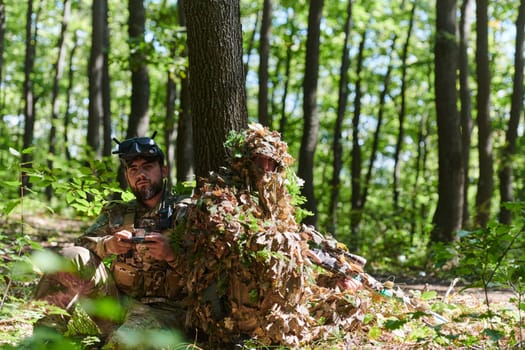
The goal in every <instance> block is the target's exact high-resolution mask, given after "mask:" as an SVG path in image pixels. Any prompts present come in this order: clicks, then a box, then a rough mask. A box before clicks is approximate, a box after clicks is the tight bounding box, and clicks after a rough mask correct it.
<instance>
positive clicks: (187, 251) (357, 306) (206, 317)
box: [176, 124, 366, 346]
mask: <svg viewBox="0 0 525 350" xmlns="http://www.w3.org/2000/svg"><path fill="white" fill-rule="evenodd" d="M225 146H226V148H227V150H228V152H229V166H230V168H229V169H228V170H226V169H221V171H220V172H219V173H212V174H211V175H210V176H209V177H208V178H206V179H204V181H202V185H201V186H200V187H199V188H198V189H197V190H196V192H195V194H194V196H193V201H192V204H191V205H190V206H189V207H188V208H187V213H186V215H185V221H184V222H183V223H182V224H180V225H179V227H178V232H179V234H180V236H179V237H178V242H177V243H176V245H177V247H178V248H179V252H180V254H181V260H183V261H184V264H185V273H187V275H186V289H187V291H188V300H187V303H188V306H189V313H188V319H187V323H188V326H189V327H192V328H197V329H201V330H202V331H203V332H204V333H205V334H207V335H209V337H210V346H211V345H212V344H217V343H221V342H222V343H230V342H236V341H238V340H240V339H244V338H254V339H257V340H258V341H260V342H261V343H263V344H266V345H270V344H280V345H286V346H297V345H300V344H305V343H311V342H313V341H315V340H318V339H323V338H326V337H329V336H330V335H334V334H335V333H337V332H339V331H349V330H352V329H354V328H355V327H356V326H357V325H359V324H360V323H361V321H362V318H363V315H364V313H363V311H364V308H365V305H364V304H366V302H365V303H362V299H361V298H360V297H359V296H358V295H357V294H356V293H354V292H352V293H348V292H344V291H341V290H340V289H339V288H337V287H336V283H335V282H334V279H337V277H335V275H332V274H331V273H330V272H327V271H325V270H322V269H320V268H319V267H318V266H317V265H315V264H313V263H312V260H311V258H312V250H311V249H310V248H311V247H310V244H311V243H312V241H315V240H316V239H320V240H325V238H324V237H318V235H319V234H318V233H317V232H316V231H315V230H313V229H312V228H309V227H301V225H299V224H298V223H297V220H296V218H295V215H296V207H295V205H296V203H295V202H294V199H295V197H294V196H293V195H292V194H291V192H290V190H289V188H295V189H298V186H297V180H298V179H297V178H295V177H294V176H295V175H294V174H293V172H291V171H288V167H289V166H290V165H291V164H292V163H293V158H292V157H291V156H290V155H289V154H288V153H287V145H286V143H284V142H282V141H281V140H280V135H279V133H277V132H275V131H274V132H271V131H269V130H268V129H267V128H263V127H262V126H260V125H258V124H252V125H250V127H249V129H247V130H246V131H244V132H242V133H237V134H232V135H230V137H229V139H228V141H227V143H226V144H225ZM257 156H263V157H267V158H270V159H272V160H273V161H274V162H275V163H276V164H275V165H276V168H275V170H274V171H273V172H264V171H261V169H260V168H258V167H257V164H256V162H255V157H257ZM293 186H295V187H293ZM358 270H359V268H356V271H358Z"/></svg>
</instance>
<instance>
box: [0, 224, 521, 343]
mask: <svg viewBox="0 0 525 350" xmlns="http://www.w3.org/2000/svg"><path fill="white" fill-rule="evenodd" d="M19 222H20V221H14V220H13V221H12V223H9V222H0V228H2V229H3V231H4V232H9V231H10V230H9V229H8V230H6V227H7V228H9V227H11V228H13V226H16V225H18V228H17V229H14V231H17V232H19V231H20V230H24V234H25V235H28V236H29V237H31V240H33V241H35V242H38V243H39V244H40V245H41V246H42V247H44V248H50V249H52V250H56V251H58V250H59V249H60V248H61V247H64V246H68V245H72V242H73V241H74V239H75V238H76V237H78V235H79V234H80V233H81V232H82V231H83V230H84V229H85V228H86V227H87V224H86V223H85V222H82V221H80V220H71V219H64V218H54V217H52V216H49V217H47V216H44V215H42V216H33V217H25V218H24V220H23V222H24V225H20V224H19ZM0 232H1V231H0ZM4 238H5V237H4ZM0 248H1V246H0ZM27 249H31V248H27ZM0 256H1V257H2V260H3V264H4V265H5V264H6V263H7V262H9V260H10V259H11V257H10V256H8V255H7V254H6V251H5V250H2V249H0ZM2 270H3V269H2ZM366 272H369V271H366ZM369 273H370V272H369ZM372 275H373V273H372ZM375 277H376V278H377V279H378V280H387V279H389V280H392V276H387V275H383V276H381V275H377V276H375ZM3 278H4V280H7V277H6V276H3ZM458 281H459V279H458ZM4 282H5V281H4ZM35 284H36V280H35V281H29V282H25V286H26V289H28V290H27V291H26V293H22V294H25V296H22V297H21V299H24V298H27V299H30V298H28V296H30V295H31V294H30V291H29V289H31V288H34V286H35ZM5 285H8V283H7V282H5ZM395 285H396V287H399V288H400V289H402V290H403V292H405V293H406V294H411V293H412V294H413V293H414V292H416V293H418V292H420V293H423V292H427V291H435V292H436V293H437V294H436V295H437V298H443V300H444V299H445V298H448V300H453V303H454V304H462V305H465V306H468V307H470V308H472V309H477V308H480V307H484V306H485V305H486V304H487V299H488V302H489V303H490V305H491V308H493V309H496V310H498V309H514V310H516V307H517V306H516V305H517V304H516V301H515V300H514V299H513V298H515V295H514V294H513V293H512V291H511V290H510V289H509V290H506V289H491V290H488V291H487V293H485V291H484V290H483V289H479V288H468V289H467V288H464V286H463V285H462V284H461V282H458V283H455V284H454V283H452V281H451V280H448V281H447V280H440V279H436V278H432V277H421V276H416V277H403V276H396V278H395ZM0 286H4V284H0ZM5 289H6V290H5V291H1V293H2V296H1V298H2V301H1V304H0V316H2V317H0V348H3V347H2V344H5V343H11V344H13V336H7V335H9V334H11V335H12V334H13V333H16V335H15V337H16V338H18V339H23V338H25V337H29V336H31V334H32V323H33V322H34V319H33V320H28V318H24V317H16V316H15V317H9V313H7V315H8V317H5V314H6V312H5V310H2V308H3V307H5V305H4V302H5V300H6V297H7V296H8V294H9V293H10V291H8V287H6V288H5ZM17 297H19V296H17ZM27 303H30V300H27ZM11 316H12V315H11ZM522 331H523V330H522Z"/></svg>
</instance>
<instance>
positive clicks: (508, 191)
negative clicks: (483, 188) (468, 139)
mask: <svg viewBox="0 0 525 350" xmlns="http://www.w3.org/2000/svg"><path fill="white" fill-rule="evenodd" d="M524 30H525V0H521V1H520V6H519V8H518V17H517V19H516V48H515V50H514V78H513V84H512V97H511V107H510V118H509V125H508V127H507V132H506V143H505V147H504V148H503V150H502V155H501V158H502V162H501V169H500V172H499V179H500V197H501V199H500V201H501V206H500V213H499V220H500V222H502V223H505V224H510V223H511V221H512V213H511V211H510V210H509V209H508V208H506V207H505V206H504V204H505V203H508V202H512V201H513V199H514V194H513V190H512V187H513V179H512V174H513V168H512V158H513V157H514V156H515V154H516V143H517V138H518V126H519V121H520V119H521V114H522V113H523V69H524V63H523V60H524V58H523V41H524V40H525V35H524Z"/></svg>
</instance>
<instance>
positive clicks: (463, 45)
mask: <svg viewBox="0 0 525 350" xmlns="http://www.w3.org/2000/svg"><path fill="white" fill-rule="evenodd" d="M472 5H473V0H463V4H462V5H461V21H460V27H459V35H460V38H459V95H460V101H461V113H460V116H461V148H462V149H463V167H464V169H465V174H464V180H463V184H464V186H465V188H464V189H463V219H462V220H463V227H468V225H469V222H470V210H469V205H468V185H469V169H470V152H469V150H470V144H471V138H472V126H473V122H472V99H471V93H470V87H469V76H470V71H469V58H468V42H469V37H470V22H471V21H470V19H471V11H472V8H471V7H472Z"/></svg>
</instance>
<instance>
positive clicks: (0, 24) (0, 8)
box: [0, 0, 5, 83]
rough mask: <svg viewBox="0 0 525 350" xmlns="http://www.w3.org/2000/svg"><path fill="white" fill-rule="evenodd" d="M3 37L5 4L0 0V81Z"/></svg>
mask: <svg viewBox="0 0 525 350" xmlns="http://www.w3.org/2000/svg"><path fill="white" fill-rule="evenodd" d="M4 38H5V5H4V0H0V83H2V79H3V75H2V72H3V70H4Z"/></svg>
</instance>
